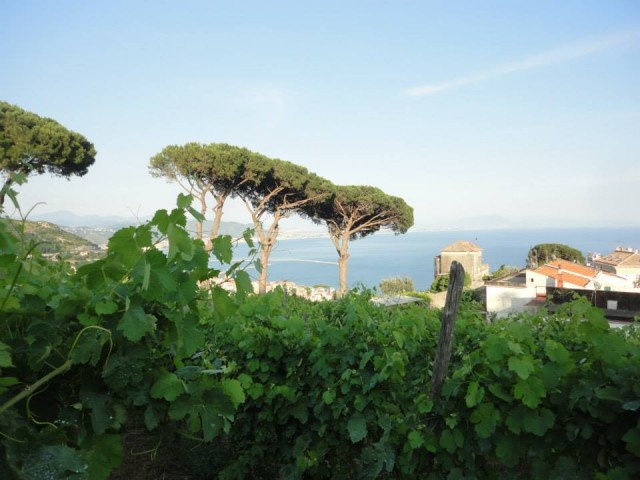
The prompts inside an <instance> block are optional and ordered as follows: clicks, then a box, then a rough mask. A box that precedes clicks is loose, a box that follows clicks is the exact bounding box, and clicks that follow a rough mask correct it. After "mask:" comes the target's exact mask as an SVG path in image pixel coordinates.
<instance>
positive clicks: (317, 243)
mask: <svg viewBox="0 0 640 480" xmlns="http://www.w3.org/2000/svg"><path fill="white" fill-rule="evenodd" d="M456 240H468V241H471V242H474V243H476V244H477V245H479V246H480V247H481V248H482V249H483V261H484V262H485V263H488V264H489V266H490V268H491V270H492V271H493V270H496V269H498V268H499V267H500V266H501V265H512V266H517V267H524V266H525V262H526V257H527V252H528V251H529V249H530V248H531V247H532V246H534V245H536V244H538V243H563V244H566V245H569V246H571V247H573V248H576V249H578V250H580V251H581V252H583V254H584V255H585V257H586V256H587V254H588V253H589V252H598V253H601V254H603V255H604V254H607V253H610V252H612V251H613V250H614V249H615V248H616V247H617V246H620V247H623V248H627V247H632V248H639V249H640V227H628V228H571V229H527V230H478V231H471V230H465V231H446V232H409V233H407V234H405V235H393V234H388V233H378V234H376V235H372V236H370V237H367V238H364V239H361V240H356V241H353V242H351V243H350V253H351V257H350V258H349V269H348V278H349V286H350V287H354V286H357V285H359V284H361V285H364V286H367V287H375V286H377V285H379V283H380V281H381V280H382V279H385V278H390V277H411V278H412V279H413V282H414V285H415V287H416V289H418V290H422V289H427V288H429V286H430V285H431V282H432V281H433V263H434V257H435V256H436V255H438V254H439V253H440V249H441V248H443V247H445V246H447V245H448V244H450V243H452V242H454V241H456ZM246 248H247V247H246V245H240V246H238V249H237V251H236V254H235V255H236V259H239V258H242V257H244V256H245V255H246V251H247V250H246ZM337 258H338V257H337V253H336V251H335V249H334V248H333V245H332V243H331V241H330V240H329V238H326V237H325V238H305V239H292V240H280V241H278V243H277V244H276V246H275V248H274V251H273V253H272V255H271V260H270V265H269V280H290V281H293V282H295V283H297V284H298V285H307V286H313V285H317V284H326V285H331V286H333V287H336V286H337V284H338V267H337ZM249 273H250V275H251V276H252V277H254V278H255V277H256V276H257V273H256V272H255V270H249Z"/></svg>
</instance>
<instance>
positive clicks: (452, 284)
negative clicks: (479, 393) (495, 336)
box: [429, 261, 464, 400]
mask: <svg viewBox="0 0 640 480" xmlns="http://www.w3.org/2000/svg"><path fill="white" fill-rule="evenodd" d="M463 287H464V267H463V266H462V265H461V264H460V263H458V262H455V261H454V262H453V263H452V264H451V269H450V271H449V288H448V289H447V300H446V301H445V304H444V309H443V311H442V325H441V326H440V338H439V339H438V348H437V350H436V358H435V361H434V362H433V376H432V377H431V392H430V393H429V398H431V399H432V400H433V399H435V398H436V397H438V396H440V392H441V391H442V385H443V384H444V379H445V378H446V376H447V372H448V370H449V359H450V357H451V343H452V342H453V331H454V328H455V323H456V316H457V315H458V309H459V307H460V300H461V299H462V289H463Z"/></svg>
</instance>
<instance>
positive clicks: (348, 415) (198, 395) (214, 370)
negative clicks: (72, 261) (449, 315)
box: [0, 197, 640, 480]
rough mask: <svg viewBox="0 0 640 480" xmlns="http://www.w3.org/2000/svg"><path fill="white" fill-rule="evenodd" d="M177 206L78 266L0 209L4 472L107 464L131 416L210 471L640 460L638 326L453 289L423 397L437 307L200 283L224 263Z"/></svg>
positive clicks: (632, 469)
mask: <svg viewBox="0 0 640 480" xmlns="http://www.w3.org/2000/svg"><path fill="white" fill-rule="evenodd" d="M189 204H190V198H188V197H180V198H179V200H178V208H176V209H174V210H173V211H171V212H168V211H159V212H158V213H157V214H156V215H155V216H154V218H153V220H151V222H149V223H147V224H144V225H141V226H139V227H130V228H125V229H122V230H120V231H119V232H117V233H116V234H115V235H114V236H113V237H112V238H111V240H110V242H109V248H108V251H107V253H106V255H105V257H104V258H102V259H100V260H99V261H96V262H92V263H89V264H87V265H85V266H83V267H81V268H80V269H78V271H77V272H74V271H73V269H72V268H71V267H70V265H69V264H67V263H65V262H52V261H49V260H47V259H46V258H43V257H42V256H41V255H39V254H38V252H37V251H36V249H35V246H34V244H33V242H31V241H26V242H22V241H20V240H19V239H18V238H16V237H15V236H14V235H12V233H11V232H10V231H8V230H7V225H6V223H0V265H1V266H2V268H0V319H1V322H0V432H1V434H0V474H2V475H3V477H7V478H76V479H82V478H86V479H106V478H109V475H110V474H111V472H112V471H113V469H114V468H116V466H117V465H118V464H119V463H120V461H121V459H122V458H123V442H122V434H123V433H124V432H127V431H128V430H132V429H142V428H146V429H147V430H149V431H150V432H151V433H150V435H151V434H153V435H157V436H158V437H159V438H160V439H162V440H166V443H167V444H169V445H172V446H174V445H181V446H183V448H184V449H185V451H184V453H183V454H181V455H180V456H179V457H180V458H182V459H183V461H184V462H185V463H184V466H183V469H184V470H188V469H189V468H190V465H191V460H192V459H193V457H194V455H193V452H198V453H197V456H198V457H200V458H202V457H204V458H205V459H206V462H207V463H206V465H202V463H203V460H200V464H199V467H198V468H201V469H202V470H199V471H200V472H201V474H202V476H203V477H204V478H206V477H207V476H209V477H210V476H211V475H212V472H215V473H214V474H215V475H216V476H217V478H221V479H244V478H258V479H260V478H265V479H266V478H283V479H297V478H312V479H323V478H363V479H374V478H381V479H385V478H387V479H391V478H401V479H434V480H435V479H442V478H489V479H547V478H597V479H608V478H609V479H613V478H616V479H618V478H620V479H632V478H638V476H639V475H640V417H639V413H640V401H639V400H638V399H639V398H640V329H638V328H637V326H636V325H632V326H630V327H628V328H624V329H611V328H610V327H609V325H608V323H607V321H606V319H605V318H604V317H603V315H602V313H601V312H600V311H599V310H597V309H594V308H592V307H591V306H590V305H589V304H588V302H587V301H586V300H584V299H581V300H577V301H575V302H572V303H567V304H564V305H562V306H561V307H560V309H559V311H558V312H557V313H555V314H549V313H546V312H545V313H543V314H540V315H537V316H528V315H520V316H514V317H512V318H509V319H503V320H496V321H493V322H491V323H488V322H487V321H486V319H485V318H484V316H483V315H482V314H481V312H479V311H478V309H476V308H475V306H474V304H473V303H472V302H469V301H463V304H462V307H461V310H460V312H459V315H458V322H457V326H456V333H455V343H454V346H453V351H452V357H451V362H450V374H449V376H448V378H447V380H446V382H445V384H444V387H443V391H442V395H441V396H440V397H438V398H434V399H432V398H430V397H429V387H428V385H429V384H430V379H431V371H432V368H433V361H434V352H435V350H436V345H437V339H438V336H439V330H440V318H439V312H437V311H434V310H430V309H426V308H424V307H423V306H419V305H407V306H405V307H403V308H399V309H381V308H378V307H376V306H375V305H373V304H372V303H371V302H370V301H369V294H368V293H367V292H363V293H350V294H349V295H347V296H346V297H345V298H343V299H341V300H339V301H335V302H321V303H311V302H307V301H305V300H303V299H301V298H299V297H296V296H288V295H286V294H285V293H284V292H283V291H282V290H276V291H274V292H272V293H269V294H267V295H263V296H252V295H249V294H248V291H246V290H244V291H241V292H240V294H239V295H237V296H229V294H227V293H226V292H225V291H224V290H222V289H221V288H220V287H218V286H216V285H215V283H212V284H211V286H209V287H208V288H201V287H200V285H202V283H201V282H205V281H208V280H210V279H211V278H212V277H214V276H217V275H218V274H219V273H220V272H219V271H218V270H212V269H211V268H210V267H209V260H210V258H211V257H210V255H208V254H207V252H206V251H205V249H204V245H203V244H202V242H200V241H194V240H191V239H189V237H188V234H187V232H186V230H185V229H184V226H185V224H186V213H185V207H187V206H188V205H189ZM187 208H188V207H187ZM161 239H166V240H168V242H169V247H168V249H167V251H162V250H159V249H158V248H156V246H155V245H156V242H157V241H158V240H161ZM249 240H250V238H249ZM230 245H231V239H230V238H223V237H221V238H220V239H219V240H217V241H216V242H214V244H213V252H212V255H213V256H215V257H216V258H217V259H218V260H219V261H221V262H222V263H224V262H227V261H229V260H230V259H231V255H230V252H229V248H230ZM226 274H227V275H234V276H235V277H234V279H235V282H236V285H238V286H239V287H240V288H241V289H242V288H245V287H246V283H247V277H246V276H245V275H244V272H243V270H242V269H241V267H240V266H239V265H237V264H231V265H229V267H228V268H227V271H226ZM177 435H179V436H180V437H181V440H177V439H176V438H177V437H176V436H177ZM192 447H199V448H197V449H195V448H194V449H193V450H192ZM181 453H182V452H181ZM194 463H197V462H194Z"/></svg>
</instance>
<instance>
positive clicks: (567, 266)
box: [547, 260, 598, 277]
mask: <svg viewBox="0 0 640 480" xmlns="http://www.w3.org/2000/svg"><path fill="white" fill-rule="evenodd" d="M547 265H551V266H552V267H556V268H561V269H563V270H568V271H570V272H573V273H577V274H578V275H584V276H587V277H593V276H595V275H596V274H597V273H598V271H597V270H596V269H595V268H591V267H587V266H585V265H580V264H578V263H573V262H570V261H568V260H554V261H553V262H549V263H548V264H547Z"/></svg>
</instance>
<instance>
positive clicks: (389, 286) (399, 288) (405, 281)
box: [380, 277, 414, 295]
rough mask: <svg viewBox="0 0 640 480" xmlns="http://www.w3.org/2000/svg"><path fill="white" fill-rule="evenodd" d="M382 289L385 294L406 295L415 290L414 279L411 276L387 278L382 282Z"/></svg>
mask: <svg viewBox="0 0 640 480" xmlns="http://www.w3.org/2000/svg"><path fill="white" fill-rule="evenodd" d="M380 291H381V292H382V293H384V294H385V295H405V294H407V292H413V291H414V287H413V280H412V279H411V278H410V277H405V278H400V277H396V278H385V279H384V280H382V281H381V282H380Z"/></svg>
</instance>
